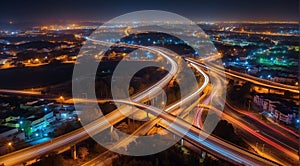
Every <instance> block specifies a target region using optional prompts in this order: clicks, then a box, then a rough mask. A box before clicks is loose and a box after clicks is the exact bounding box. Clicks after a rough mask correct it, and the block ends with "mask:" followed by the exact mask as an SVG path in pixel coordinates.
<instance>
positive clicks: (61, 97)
mask: <svg viewBox="0 0 300 166" xmlns="http://www.w3.org/2000/svg"><path fill="white" fill-rule="evenodd" d="M59 100H60V106H61V107H62V103H63V101H64V97H63V96H60V97H59Z"/></svg>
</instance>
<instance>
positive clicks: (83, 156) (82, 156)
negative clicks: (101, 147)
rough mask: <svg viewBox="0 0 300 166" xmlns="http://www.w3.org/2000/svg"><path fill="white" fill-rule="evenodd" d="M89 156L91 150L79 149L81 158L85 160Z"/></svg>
mask: <svg viewBox="0 0 300 166" xmlns="http://www.w3.org/2000/svg"><path fill="white" fill-rule="evenodd" d="M88 154H89V150H88V149H87V148H86V147H79V149H78V155H79V157H80V158H82V159H85V157H86V156H87V155H88Z"/></svg>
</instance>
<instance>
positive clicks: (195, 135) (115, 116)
mask: <svg viewBox="0 0 300 166" xmlns="http://www.w3.org/2000/svg"><path fill="white" fill-rule="evenodd" d="M97 42H98V41H97ZM135 46H136V45H135ZM137 47H140V48H142V49H146V50H149V51H152V52H155V53H157V54H159V55H161V56H163V57H164V58H165V59H166V60H167V61H168V62H169V63H170V64H171V66H172V67H171V70H170V71H169V73H168V74H167V75H166V76H165V77H164V78H163V79H162V80H160V81H159V82H157V83H156V84H154V85H152V86H150V87H149V88H147V89H146V90H144V91H143V92H141V93H139V94H136V95H134V96H133V97H132V101H129V100H120V101H115V100H114V101H113V102H119V103H123V104H127V105H135V106H138V107H139V108H143V109H146V110H147V111H149V113H151V114H154V115H156V116H157V118H154V119H151V120H150V121H148V122H147V123H145V124H144V125H143V126H142V127H141V128H139V129H138V130H136V131H135V132H134V133H133V135H145V133H147V132H148V130H149V129H151V128H152V127H153V126H154V125H155V124H159V125H160V126H162V127H164V128H166V129H167V130H168V131H170V132H172V133H174V134H176V135H178V136H182V137H183V138H184V139H185V140H187V141H188V142H190V143H191V144H192V145H193V146H195V147H198V148H201V149H204V150H205V151H207V152H209V153H211V154H213V155H215V156H217V157H219V158H222V159H224V160H227V161H229V162H232V163H234V164H240V165H278V164H277V163H276V162H273V161H271V160H270V159H272V158H270V159H267V158H265V157H266V156H265V157H261V156H259V155H256V154H253V153H249V152H247V151H245V150H243V149H240V148H238V147H236V146H234V145H232V144H229V143H227V142H224V141H223V140H221V139H219V138H216V137H214V136H211V135H209V134H207V133H206V132H205V131H203V130H201V126H200V125H197V123H196V124H195V126H193V125H192V124H191V123H193V122H187V121H185V120H183V118H184V117H182V116H180V115H186V113H187V112H188V111H189V110H191V108H192V107H197V106H199V107H206V108H209V109H211V108H212V107H209V106H207V105H206V103H204V104H203V105H199V104H198V103H199V98H200V94H201V92H203V90H204V89H205V88H206V87H207V86H208V84H209V79H210V78H209V77H208V76H207V74H206V72H205V71H204V70H203V69H204V67H205V68H206V69H207V68H208V67H207V66H204V67H203V64H201V63H199V62H198V61H195V60H192V59H186V60H187V62H189V63H191V67H192V68H193V69H195V70H196V71H197V72H199V73H200V74H201V75H202V77H203V79H204V81H203V84H202V85H200V87H199V88H198V90H197V91H195V92H192V93H191V94H190V95H188V96H186V97H185V98H184V99H182V100H181V101H179V102H177V103H174V104H172V105H170V106H168V107H167V108H166V109H165V110H164V111H161V110H158V109H157V108H154V107H152V106H147V105H144V104H143V102H144V101H145V100H148V99H149V94H151V95H153V94H154V96H155V95H158V94H159V93H160V88H155V87H165V86H167V85H168V84H169V82H170V81H171V80H172V79H174V78H173V77H174V76H175V75H176V73H177V72H178V65H177V62H176V58H174V57H176V56H174V55H170V53H168V52H166V51H164V50H160V49H159V48H156V47H146V46H137ZM174 59H175V60H174ZM208 69H209V70H210V71H211V72H214V73H216V74H217V73H221V72H222V71H221V70H220V68H218V67H216V66H214V65H210V66H209V68H208ZM223 72H224V71H223ZM225 73H226V74H228V75H231V76H233V77H236V78H239V79H243V80H245V81H249V82H252V83H253V84H256V85H260V86H263V87H269V88H274V89H280V90H287V91H290V92H294V93H299V90H298V89H297V88H295V87H291V86H286V85H282V84H278V83H273V82H268V81H262V80H261V79H259V78H253V77H252V76H248V75H245V74H241V73H235V72H233V71H225ZM221 84H224V83H222V82H219V84H218V85H215V86H214V88H217V89H215V90H214V92H215V93H221V91H222V90H224V87H223V85H221ZM222 88H223V89H222ZM3 92H5V93H21V94H22V93H23V94H30V92H27V91H26V92H25V91H24V92H22V91H20V92H19V91H14V90H3ZM32 93H34V94H39V93H38V92H32ZM215 93H211V94H209V95H208V96H205V99H207V98H213V97H216V96H215V95H216V94H215ZM85 100H87V99H82V101H84V102H89V101H85ZM220 100H221V99H220ZM107 101H108V100H104V101H96V102H107ZM203 101H204V100H202V101H200V102H203ZM91 102H94V101H91ZM219 102H222V101H219ZM187 103H189V104H191V103H192V104H191V107H188V106H185V107H184V108H185V110H182V109H180V107H181V106H183V105H188V104H187ZM226 105H228V104H226ZM189 106H190V105H189ZM123 107H124V109H122V112H120V111H118V110H115V111H112V112H111V113H109V114H107V115H106V116H105V117H101V118H99V119H97V120H95V121H94V122H91V123H90V124H87V125H85V126H84V128H80V129H77V130H75V131H73V132H70V133H67V134H65V135H62V136H60V137H57V138H54V139H52V140H51V141H48V142H45V143H42V144H38V145H35V146H31V147H28V148H25V149H22V150H19V151H16V152H13V153H10V154H7V155H5V156H1V157H0V164H4V165H5V166H7V165H17V164H22V163H23V162H26V161H29V160H32V159H37V158H38V157H39V156H41V155H44V154H47V153H49V152H52V151H56V150H58V149H60V148H61V147H70V146H72V145H74V144H76V143H78V142H80V141H83V140H85V139H87V138H89V137H90V136H92V135H95V134H97V133H100V132H101V131H103V130H105V129H107V128H109V127H110V125H114V124H117V123H118V122H120V121H121V120H123V119H124V118H126V116H129V115H130V114H132V113H133V112H132V110H131V109H129V107H128V106H125V105H124V106H123ZM228 109H231V110H233V111H234V112H237V111H239V113H245V114H246V112H241V111H240V110H237V109H236V108H232V107H231V108H228V107H227V110H228ZM124 110H125V112H124ZM214 110H217V109H214ZM217 111H219V114H220V115H222V118H223V117H225V119H227V120H229V121H231V122H234V123H235V124H237V125H240V126H243V123H244V122H243V123H241V122H239V121H236V119H233V115H232V114H228V113H227V112H226V113H223V112H222V111H220V110H217ZM217 111H216V112H217ZM233 111H232V112H233ZM184 112H185V113H184ZM198 115H199V114H198ZM177 116H178V117H177ZM236 116H239V115H236ZM200 117H201V116H200ZM196 118H197V117H196ZM196 118H195V119H196ZM198 120H199V119H198ZM170 122H173V123H174V125H170ZM195 122H197V120H196V121H195ZM108 124H109V125H108ZM258 125H262V124H258ZM255 126H257V124H256V125H255ZM251 127H252V126H248V130H245V132H247V133H250V134H252V135H253V134H254V136H255V135H257V137H258V138H260V139H261V140H262V141H265V142H266V144H268V143H269V144H270V140H272V139H271V138H269V137H267V136H266V134H268V135H270V134H272V133H266V134H261V133H256V134H255V133H253V131H255V129H251ZM264 127H265V126H259V128H264ZM182 131H187V132H182ZM264 132H267V131H264ZM133 135H132V136H131V137H128V138H126V139H122V140H121V141H120V142H118V143H116V144H115V145H114V146H113V148H116V149H117V148H119V147H124V146H126V145H127V144H128V143H130V142H131V141H133V140H134V139H135V137H134V136H133ZM262 135H264V137H262ZM281 135H282V134H281ZM266 138H267V139H266ZM286 139H289V138H286ZM295 140H296V139H295ZM271 142H272V143H271V144H272V145H273V146H275V147H277V148H278V149H280V150H283V151H284V152H285V153H286V154H287V155H288V156H290V157H291V158H292V159H293V160H296V161H297V160H298V155H297V152H295V151H293V150H290V148H287V147H284V146H282V145H280V144H279V143H278V142H275V141H274V142H275V143H276V144H274V143H273V141H271ZM285 142H286V141H285ZM278 144H279V147H278ZM296 145H297V143H296Z"/></svg>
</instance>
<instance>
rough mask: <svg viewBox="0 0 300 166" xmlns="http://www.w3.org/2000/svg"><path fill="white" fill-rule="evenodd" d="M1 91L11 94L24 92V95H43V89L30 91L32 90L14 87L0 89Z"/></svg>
mask: <svg viewBox="0 0 300 166" xmlns="http://www.w3.org/2000/svg"><path fill="white" fill-rule="evenodd" d="M0 93H10V94H12V93H13V94H22V95H41V94H42V92H41V91H30V90H12V89H0Z"/></svg>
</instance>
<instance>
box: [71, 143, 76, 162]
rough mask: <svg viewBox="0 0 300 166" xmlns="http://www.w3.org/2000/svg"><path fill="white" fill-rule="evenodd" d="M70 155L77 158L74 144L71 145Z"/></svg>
mask: <svg viewBox="0 0 300 166" xmlns="http://www.w3.org/2000/svg"><path fill="white" fill-rule="evenodd" d="M71 156H72V158H73V159H74V160H76V159H77V154H76V145H74V146H72V147H71Z"/></svg>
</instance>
